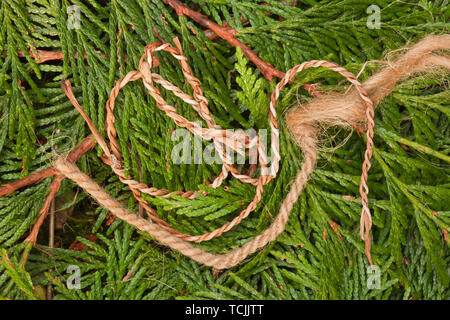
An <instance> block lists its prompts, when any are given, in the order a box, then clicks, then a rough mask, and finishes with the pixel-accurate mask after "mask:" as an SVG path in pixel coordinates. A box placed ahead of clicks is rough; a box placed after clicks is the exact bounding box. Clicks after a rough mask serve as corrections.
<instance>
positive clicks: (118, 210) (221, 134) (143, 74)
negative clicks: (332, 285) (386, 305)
mask: <svg viewBox="0 0 450 320" xmlns="http://www.w3.org/2000/svg"><path fill="white" fill-rule="evenodd" d="M174 43H175V45H176V47H173V46H172V45H170V44H169V43H152V44H150V45H148V46H146V47H145V53H144V55H143V56H142V57H141V59H140V62H139V70H134V71H131V72H129V73H128V74H127V75H126V76H125V77H123V78H121V79H120V80H118V81H117V83H116V85H115V86H114V88H113V89H112V91H111V94H110V97H109V99H108V101H107V102H106V111H107V115H106V127H105V129H106V132H107V136H108V139H109V143H110V146H108V144H107V143H106V141H105V140H104V139H103V137H102V136H101V135H100V133H99V132H98V130H97V129H96V128H95V126H94V125H93V124H92V121H91V120H90V119H89V117H88V116H87V114H86V113H85V112H84V110H83V109H82V108H81V106H80V105H79V104H78V102H77V101H76V99H75V97H74V96H73V93H72V90H71V87H70V82H69V81H68V80H66V81H65V83H63V89H64V90H65V92H66V94H67V95H68V96H69V99H70V100H71V102H72V103H73V104H74V106H75V108H76V109H77V110H78V111H79V112H80V113H81V115H82V116H83V118H84V119H85V120H86V122H87V124H88V126H89V128H90V130H91V131H92V133H93V134H94V136H95V138H96V140H97V142H98V143H99V145H100V147H101V148H102V149H103V151H104V155H103V156H102V160H103V161H104V162H105V163H107V164H109V165H110V166H111V168H112V170H113V171H114V173H115V174H117V176H118V177H119V179H120V181H122V182H123V183H125V184H127V185H128V186H129V187H130V189H131V191H132V193H133V196H134V197H135V198H136V199H137V200H138V201H139V203H140V205H141V206H142V207H143V208H144V209H145V210H146V212H147V213H148V216H149V218H150V219H145V218H143V217H140V216H139V215H137V214H135V213H133V212H130V211H129V210H128V209H126V208H124V207H123V206H122V204H121V203H119V202H118V201H117V200H115V199H113V198H112V197H111V196H109V195H108V194H107V193H106V192H105V191H104V190H103V188H101V187H100V186H99V185H98V184H97V183H96V182H95V181H93V180H92V179H91V178H90V177H89V176H87V175H86V174H84V173H83V172H81V171H80V170H79V169H78V168H77V167H76V165H75V164H73V163H71V162H69V161H67V160H66V159H64V158H59V159H58V160H57V161H56V162H55V168H56V169H57V170H58V171H59V172H60V173H61V174H62V175H64V176H65V177H67V178H69V179H71V180H73V181H74V182H75V183H77V184H78V185H79V186H80V187H82V188H83V189H84V190H85V191H86V192H88V193H89V194H90V195H91V196H92V197H93V198H94V199H96V200H97V201H98V202H99V203H100V204H101V205H102V206H104V207H105V208H107V209H108V210H109V211H110V212H111V213H112V214H114V215H115V216H117V217H118V218H120V219H122V220H124V221H126V222H127V223H129V224H131V225H133V226H135V227H136V228H138V229H139V230H142V231H145V232H148V233H149V234H150V235H151V236H152V237H154V238H155V239H156V240H158V241H160V242H161V243H163V244H165V245H167V246H169V247H170V248H172V249H174V250H177V251H179V252H181V253H182V254H184V255H186V256H188V257H190V258H192V259H194V260H196V261H197V262H200V263H202V264H205V265H207V266H210V267H214V268H215V269H218V270H220V269H225V268H230V267H232V266H234V265H236V264H238V263H239V262H241V261H242V260H244V259H245V258H246V257H247V256H248V255H249V254H251V253H253V252H255V251H256V250H258V249H259V248H261V247H263V246H265V245H266V244H267V243H268V242H270V241H273V240H274V239H275V238H276V237H277V236H278V235H279V234H280V233H281V232H283V230H284V228H285V224H286V222H287V220H288V217H289V213H290V211H291V210H292V207H293V206H294V204H295V202H296V201H297V199H298V197H299V195H300V193H301V192H302V190H303V188H304V186H305V184H306V182H307V180H308V178H309V176H310V174H311V173H312V172H313V170H314V168H315V166H316V162H317V145H316V144H317V133H316V129H315V128H313V127H309V128H308V127H306V128H304V129H305V130H304V132H303V134H302V138H301V140H300V141H299V144H300V147H301V148H302V151H303V164H302V168H301V170H300V171H299V172H298V173H297V175H296V177H295V180H294V181H293V183H292V185H291V189H290V191H289V193H288V195H287V196H286V198H285V199H284V200H283V202H282V204H281V207H280V211H279V214H278V215H277V217H276V218H275V219H274V221H273V222H272V224H271V225H270V227H269V228H268V229H266V230H265V231H264V232H262V233H261V234H260V235H258V236H256V237H255V238H254V239H252V240H251V241H249V242H247V243H246V244H244V245H243V246H242V247H240V248H237V249H234V250H233V251H231V252H229V253H227V254H223V255H220V254H212V253H209V252H206V251H204V250H202V249H199V248H196V247H194V246H192V245H191V244H190V243H189V242H197V243H199V242H202V241H206V240H211V239H213V238H214V237H218V236H220V235H221V234H223V233H224V232H227V231H229V230H231V229H232V228H234V227H235V226H237V225H238V224H239V223H241V221H242V220H244V219H245V218H246V217H248V215H249V214H250V213H251V212H252V211H254V210H255V208H256V207H257V205H258V203H259V202H260V201H261V197H262V193H263V188H264V185H266V184H267V183H268V182H269V181H271V180H272V179H274V178H275V177H276V174H277V171H278V169H279V161H280V154H279V132H278V124H277V120H276V116H277V115H276V101H277V99H278V97H279V96H280V92H281V90H282V89H283V88H284V86H285V85H286V84H288V83H290V82H291V81H292V79H293V78H294V76H295V75H296V74H297V73H298V72H300V71H302V70H305V69H307V68H317V67H326V68H329V69H331V70H333V71H335V72H337V73H339V74H341V75H342V76H343V77H345V78H346V79H347V80H348V81H349V82H350V83H351V84H352V85H353V86H354V88H355V89H356V91H357V92H358V94H359V96H360V98H361V99H362V101H364V104H365V106H366V117H367V131H366V137H367V149H366V153H365V159H364V163H363V174H362V176H361V185H360V193H361V199H362V206H363V209H362V214H361V237H362V238H363V239H364V240H366V246H367V243H369V249H370V235H369V230H370V228H371V225H372V219H371V215H370V210H369V207H368V197H367V193H368V191H369V190H368V187H367V177H368V174H367V173H368V171H369V169H370V159H371V157H372V146H373V142H372V138H373V126H374V121H373V117H374V106H373V103H372V101H371V99H370V98H369V95H368V93H367V91H366V90H365V89H364V88H363V86H362V85H361V83H360V82H359V81H358V80H357V79H356V77H355V75H354V74H352V73H351V72H349V71H347V70H346V69H344V68H342V67H340V66H339V65H337V64H335V63H331V62H328V61H323V60H313V61H309V62H304V63H302V64H300V65H297V66H295V67H293V68H292V69H290V70H288V71H287V72H286V74H285V76H284V77H283V78H282V79H281V80H280V82H279V83H278V84H277V85H276V87H275V90H274V91H273V93H272V95H271V98H270V105H269V108H268V113H269V118H270V128H271V143H270V149H271V154H272V162H271V166H270V167H268V166H267V163H268V157H267V154H266V151H265V149H264V148H263V146H262V143H260V141H259V138H258V136H256V137H250V136H249V135H248V134H246V133H244V132H243V131H242V130H240V131H237V132H233V133H231V132H229V131H228V130H224V129H222V128H221V127H220V126H219V125H218V124H216V122H215V121H214V119H213V117H212V116H211V113H210V111H209V109H208V100H207V99H206V98H205V96H204V95H203V91H202V88H201V83H200V81H199V80H198V79H197V78H196V77H195V76H194V75H193V73H192V70H191V68H190V67H189V65H188V63H187V59H186V57H185V56H184V55H183V52H182V49H181V44H180V42H179V40H178V38H174ZM158 51H166V52H169V53H170V54H171V55H172V56H173V57H174V58H175V59H177V60H178V62H179V63H180V65H181V69H182V72H183V74H184V76H185V78H186V80H187V82H188V83H189V84H190V86H191V87H192V89H193V97H192V96H190V95H189V94H186V93H184V92H183V91H182V90H181V89H179V88H178V87H177V86H175V85H173V84H172V83H170V82H168V81H167V80H165V79H163V78H162V77H161V76H160V75H159V74H156V73H151V71H150V70H151V68H152V67H155V66H157V65H158V64H159V62H158V60H157V58H156V56H155V53H156V52H158ZM138 79H141V80H142V82H143V84H144V86H145V87H146V88H147V90H148V93H149V94H150V95H151V96H152V97H153V98H154V99H155V101H156V105H157V107H158V108H159V109H160V110H162V111H164V112H165V113H166V115H167V116H169V117H170V118H171V119H172V120H173V121H174V122H175V123H176V124H177V125H178V126H180V127H183V128H186V129H187V130H189V131H190V132H191V133H193V134H195V135H198V136H200V137H202V138H203V139H205V140H212V141H213V143H214V146H215V148H216V150H217V153H218V154H219V156H220V158H221V160H222V163H223V167H222V171H221V173H220V174H219V175H218V176H217V178H216V179H215V180H214V181H213V183H212V184H211V186H212V187H213V188H217V187H218V186H220V185H221V183H222V182H223V180H224V179H225V178H226V177H227V176H228V173H231V175H232V176H234V177H235V178H237V179H239V180H240V181H242V182H244V183H250V184H252V185H255V186H256V193H255V196H254V198H253V200H252V201H251V202H250V203H249V205H248V206H247V207H246V208H245V209H243V210H242V211H241V212H240V214H239V215H238V216H236V217H235V218H234V219H233V220H232V221H230V222H228V223H225V224H224V225H223V226H221V227H220V228H217V229H215V230H213V231H211V232H208V233H205V234H202V235H189V234H184V233H181V232H179V231H177V230H175V229H173V228H172V227H170V225H169V224H168V223H167V222H166V221H164V220H162V219H161V218H159V217H158V215H157V213H156V212H155V211H154V209H153V208H151V207H150V206H149V204H148V203H147V201H145V200H144V199H143V198H142V194H148V195H151V196H160V197H164V198H168V197H170V196H171V195H172V194H177V195H181V196H182V197H184V198H188V199H194V198H195V197H196V193H195V192H194V191H186V192H182V191H175V192H170V191H168V190H165V189H157V188H154V187H151V186H148V185H146V184H144V183H142V182H138V181H136V180H134V179H132V178H128V177H127V176H126V174H125V170H124V169H123V163H122V159H121V154H120V147H119V143H118V141H117V131H116V129H115V127H114V121H115V117H114V113H113V111H114V108H115V100H116V98H117V96H118V94H119V92H120V90H121V89H122V88H123V87H124V86H125V85H126V84H127V83H129V82H132V81H136V80H138ZM155 83H156V84H159V85H161V86H162V87H163V88H164V89H166V90H169V91H171V92H173V94H174V95H175V96H177V97H179V98H180V99H181V100H183V101H184V102H186V103H187V104H189V105H191V106H192V108H193V109H194V110H195V111H196V112H197V113H198V114H199V116H200V117H201V118H202V119H203V120H204V121H205V122H206V124H207V126H208V127H207V128H202V127H200V126H199V125H198V124H197V123H195V122H192V121H189V120H187V119H186V118H184V117H182V116H181V115H179V114H178V113H177V110H176V108H175V107H173V106H170V105H168V104H167V103H166V101H165V100H164V98H163V97H162V96H161V93H160V91H159V90H158V88H156V87H155ZM255 146H256V147H257V152H258V162H259V165H260V166H261V174H260V176H259V177H258V178H252V177H250V176H249V175H246V174H243V173H241V172H239V171H238V170H237V169H236V167H235V166H234V165H233V164H232V160H231V159H230V157H229V156H228V155H227V153H226V149H227V148H231V149H233V150H235V151H236V152H241V153H242V150H245V148H251V147H255ZM366 252H367V251H366ZM369 257H370V255H369ZM370 262H371V260H370Z"/></svg>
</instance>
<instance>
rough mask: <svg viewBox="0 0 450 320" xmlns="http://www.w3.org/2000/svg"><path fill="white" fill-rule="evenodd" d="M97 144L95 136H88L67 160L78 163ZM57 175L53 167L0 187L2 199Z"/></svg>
mask: <svg viewBox="0 0 450 320" xmlns="http://www.w3.org/2000/svg"><path fill="white" fill-rule="evenodd" d="M96 144H97V142H96V141H95V139H94V136H93V135H92V134H90V135H89V136H87V137H86V138H85V139H84V140H83V141H82V142H81V143H80V145H79V146H78V147H76V148H75V149H74V150H73V151H72V152H71V153H70V154H69V155H68V156H67V160H68V161H70V162H76V161H78V159H80V158H81V157H82V156H83V155H84V154H85V153H86V152H87V151H89V150H90V149H92V148H93V147H94V146H95V145H96ZM56 173H57V171H56V169H54V168H53V167H49V168H47V169H44V170H41V171H37V172H33V173H32V174H30V175H29V176H27V177H25V178H23V179H20V180H18V181H14V182H12V183H9V184H5V185H3V186H2V187H0V197H3V196H7V195H9V194H11V193H12V192H14V191H16V190H18V189H21V188H23V187H26V186H28V185H31V184H35V183H38V182H40V181H42V180H43V179H45V178H48V177H51V176H54V175H55V174H56Z"/></svg>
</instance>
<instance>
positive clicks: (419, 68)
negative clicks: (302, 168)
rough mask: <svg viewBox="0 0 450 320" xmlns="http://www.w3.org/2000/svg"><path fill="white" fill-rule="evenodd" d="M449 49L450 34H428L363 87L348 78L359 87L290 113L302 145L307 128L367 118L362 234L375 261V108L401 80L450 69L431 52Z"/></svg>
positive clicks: (444, 58)
mask: <svg viewBox="0 0 450 320" xmlns="http://www.w3.org/2000/svg"><path fill="white" fill-rule="evenodd" d="M449 49H450V35H439V36H435V35H431V36H428V37H426V38H424V39H423V40H421V41H420V42H418V43H417V44H415V45H413V46H412V47H411V48H409V49H408V51H407V52H406V53H405V54H403V55H401V56H399V57H398V58H397V59H396V60H395V61H394V62H392V63H389V66H388V67H386V68H384V69H382V70H381V71H379V72H378V73H376V74H374V75H372V76H371V77H370V78H369V79H367V80H366V81H364V82H363V84H362V87H358V86H357V85H356V84H355V83H354V79H353V80H350V79H349V78H348V77H347V79H349V81H351V82H352V84H353V85H354V86H355V87H354V88H352V89H351V90H349V91H348V92H345V93H338V92H334V93H329V94H322V95H321V96H320V97H316V98H314V99H312V100H311V101H310V102H309V103H307V104H305V105H302V106H298V107H296V108H293V109H292V110H291V111H290V112H289V114H288V115H287V116H286V123H287V126H288V128H289V130H290V131H291V133H292V135H293V136H294V137H295V139H296V140H297V142H298V143H299V145H300V146H301V140H302V139H304V137H303V135H302V134H303V131H304V130H305V128H310V127H314V128H319V127H320V124H327V125H336V126H342V127H350V126H355V125H357V124H359V123H363V122H365V121H367V132H366V135H367V145H366V152H365V155H364V157H365V159H364V162H363V166H362V174H361V183H360V187H359V192H360V194H361V201H362V207H363V208H362V213H361V220H360V236H361V238H362V239H363V240H364V241H365V244H366V248H365V251H366V255H367V257H368V259H369V261H370V263H371V264H372V260H371V256H370V247H371V242H370V241H371V240H370V229H371V227H372V218H371V215H370V210H369V206H368V203H369V200H368V192H369V188H368V186H367V178H368V171H369V169H370V158H371V157H372V150H373V127H374V121H373V119H374V108H375V107H376V106H377V105H378V104H379V103H380V102H381V101H382V100H383V99H384V98H385V97H386V96H387V95H388V94H390V93H391V92H392V90H394V88H395V87H396V85H397V83H398V82H399V81H401V80H403V79H405V78H407V77H410V76H412V75H413V74H416V73H420V72H433V71H437V69H439V68H446V69H450V59H449V57H448V55H446V56H443V55H436V54H431V52H433V51H436V50H449ZM350 78H352V77H351V75H350ZM367 93H368V95H367Z"/></svg>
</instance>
